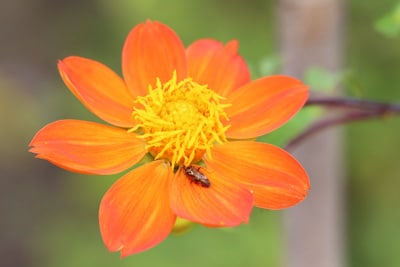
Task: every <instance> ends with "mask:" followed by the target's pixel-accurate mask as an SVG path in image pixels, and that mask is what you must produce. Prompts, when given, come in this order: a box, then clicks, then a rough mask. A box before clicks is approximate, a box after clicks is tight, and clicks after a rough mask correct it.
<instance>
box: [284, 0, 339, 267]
mask: <svg viewBox="0 0 400 267" xmlns="http://www.w3.org/2000/svg"><path fill="white" fill-rule="evenodd" d="M341 4H342V3H341V0H280V2H279V9H278V18H279V27H280V28H279V35H280V36H279V37H280V48H281V54H282V56H283V60H284V73H286V74H289V75H292V76H295V77H298V78H300V79H301V78H302V77H303V74H304V71H305V70H306V69H307V68H309V67H311V66H317V67H322V68H324V69H327V70H329V71H332V72H335V71H338V70H339V69H340V66H341V54H342V53H341V52H342V51H341V43H342V21H343V14H342V6H341ZM291 152H294V153H293V154H294V155H295V157H296V158H297V159H298V160H299V161H300V162H301V163H302V164H303V166H304V167H305V168H306V170H307V172H308V174H309V176H310V179H311V190H310V193H309V196H308V198H307V199H306V200H305V201H304V202H302V203H301V204H300V205H298V206H296V207H294V208H291V209H289V210H287V211H286V212H285V214H284V222H285V223H284V228H285V229H284V231H285V235H286V239H285V246H286V248H285V255H284V257H285V259H284V261H285V265H286V266H288V267H338V266H343V264H344V262H343V258H344V257H343V256H344V255H343V254H344V227H343V219H344V211H343V197H344V195H343V186H342V185H343V180H342V169H343V168H342V163H343V162H342V158H343V150H342V135H341V132H340V130H338V129H329V130H325V131H324V132H322V133H319V134H318V135H315V136H313V138H311V139H308V140H307V141H305V142H303V143H302V144H301V145H300V146H299V147H297V148H296V150H295V151H291Z"/></svg>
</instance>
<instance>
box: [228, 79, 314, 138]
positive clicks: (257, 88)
mask: <svg viewBox="0 0 400 267" xmlns="http://www.w3.org/2000/svg"><path fill="white" fill-rule="evenodd" d="M307 97H308V87H307V86H306V85H304V84H303V83H302V82H301V81H299V80H297V79H294V78H291V77H288V76H282V75H275V76H269V77H265V78H261V79H258V80H256V81H253V82H251V83H249V84H247V85H245V86H243V87H241V88H239V89H238V90H236V91H235V92H233V93H232V94H231V95H230V96H228V99H227V102H228V103H230V104H232V106H230V107H228V108H227V109H226V113H227V114H228V117H229V122H228V123H229V124H230V125H231V127H230V128H229V129H228V130H227V132H226V135H227V136H228V137H230V138H236V139H246V138H253V137H257V136H261V135H263V134H266V133H268V132H271V131H273V130H275V129H276V128H278V127H280V126H282V125H283V124H284V123H285V122H287V121H288V120H289V119H290V118H291V117H293V116H294V115H295V114H296V113H297V112H298V111H299V110H300V109H301V107H302V106H303V105H304V103H305V102H306V100H307Z"/></svg>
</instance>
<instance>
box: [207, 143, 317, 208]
mask: <svg viewBox="0 0 400 267" xmlns="http://www.w3.org/2000/svg"><path fill="white" fill-rule="evenodd" d="M211 153H212V159H209V158H207V157H206V158H205V163H206V165H207V168H208V169H209V170H210V172H215V173H217V174H219V173H224V174H225V175H226V176H227V177H230V178H231V179H232V180H234V181H236V182H239V183H240V184H242V185H243V186H245V187H246V188H247V189H249V190H252V191H253V192H254V198H255V206H258V207H261V208H266V209H282V208H287V207H290V206H293V205H295V204H297V203H298V202H300V201H301V200H303V199H304V198H305V197H306V195H307V191H308V189H309V188H310V181H309V179H308V176H307V173H306V172H305V171H304V169H303V167H302V166H301V165H300V164H299V163H298V162H297V160H296V159H295V158H293V157H292V156H291V155H290V154H288V153H287V152H286V151H284V150H282V149H280V148H278V147H275V146H272V145H269V144H264V143H257V142H251V141H238V142H229V143H224V144H221V145H217V146H215V147H214V148H213V149H212V151H211Z"/></svg>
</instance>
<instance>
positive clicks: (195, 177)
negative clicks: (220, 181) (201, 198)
mask: <svg viewBox="0 0 400 267" xmlns="http://www.w3.org/2000/svg"><path fill="white" fill-rule="evenodd" d="M184 170H185V174H186V176H187V177H188V178H189V179H190V180H191V181H192V182H193V183H195V184H198V185H201V186H202V187H210V186H211V183H210V180H208V178H207V176H205V175H204V174H203V173H201V172H200V171H199V170H200V168H198V169H197V170H196V168H195V167H193V166H188V167H184Z"/></svg>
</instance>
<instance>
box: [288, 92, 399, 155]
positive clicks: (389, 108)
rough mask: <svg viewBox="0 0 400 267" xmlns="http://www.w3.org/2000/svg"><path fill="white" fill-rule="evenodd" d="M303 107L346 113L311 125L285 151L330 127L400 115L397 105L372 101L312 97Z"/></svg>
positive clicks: (291, 141) (290, 142) (289, 143)
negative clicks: (343, 110) (330, 109)
mask: <svg viewBox="0 0 400 267" xmlns="http://www.w3.org/2000/svg"><path fill="white" fill-rule="evenodd" d="M305 106H321V107H327V108H336V109H341V110H342V109H346V111H345V112H344V113H343V112H342V113H341V114H340V115H337V116H336V117H328V118H324V119H321V120H318V121H316V122H314V123H312V124H311V125H310V126H309V127H307V128H306V129H305V130H304V131H303V132H301V133H300V134H298V135H297V136H295V137H294V138H293V139H292V140H290V141H289V142H288V144H287V145H286V146H285V148H286V149H287V150H292V149H293V148H294V147H296V146H297V145H299V144H300V143H301V142H303V141H304V140H305V139H307V138H309V137H310V136H312V135H314V134H315V133H317V132H319V131H321V130H323V129H326V128H328V127H331V126H337V125H341V124H345V123H350V122H354V121H361V120H367V119H372V118H380V117H387V116H390V115H397V114H400V104H399V103H385V102H379V101H373V100H364V99H356V98H345V97H344V98H332V97H325V98H324V97H314V98H310V99H309V100H308V101H307V103H306V104H305Z"/></svg>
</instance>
